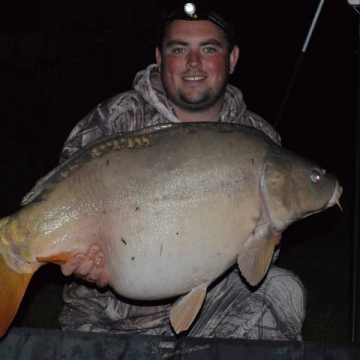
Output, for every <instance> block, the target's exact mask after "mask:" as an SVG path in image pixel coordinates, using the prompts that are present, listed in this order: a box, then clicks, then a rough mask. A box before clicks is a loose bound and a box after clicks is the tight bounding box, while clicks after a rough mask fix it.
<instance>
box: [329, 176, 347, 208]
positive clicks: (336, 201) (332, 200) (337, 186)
mask: <svg viewBox="0 0 360 360" xmlns="http://www.w3.org/2000/svg"><path fill="white" fill-rule="evenodd" d="M342 192H343V187H342V186H341V185H340V183H339V182H338V181H336V183H335V189H334V193H333V195H332V197H331V198H330V200H329V202H328V203H327V205H326V206H325V209H328V208H330V207H332V206H334V205H335V204H337V205H339V207H340V209H341V206H340V202H339V199H340V196H341V194H342Z"/></svg>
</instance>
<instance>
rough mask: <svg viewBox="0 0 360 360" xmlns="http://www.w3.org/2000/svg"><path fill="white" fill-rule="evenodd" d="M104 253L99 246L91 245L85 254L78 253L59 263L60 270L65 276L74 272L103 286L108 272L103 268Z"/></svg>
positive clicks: (106, 282) (106, 283)
mask: <svg viewBox="0 0 360 360" xmlns="http://www.w3.org/2000/svg"><path fill="white" fill-rule="evenodd" d="M104 265H105V255H104V253H103V252H102V251H100V248H99V246H97V245H93V246H91V247H90V249H89V251H88V252H87V253H86V254H83V253H79V254H76V255H75V256H73V257H72V258H71V259H70V260H69V261H68V262H67V263H65V264H64V265H61V272H62V273H63V274H64V275H65V276H69V275H71V274H74V275H75V276H76V277H78V278H81V279H83V280H85V281H88V282H95V283H96V285H97V286H99V287H105V286H106V285H108V283H109V274H108V273H107V271H106V270H105V269H104Z"/></svg>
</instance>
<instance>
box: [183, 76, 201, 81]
mask: <svg viewBox="0 0 360 360" xmlns="http://www.w3.org/2000/svg"><path fill="white" fill-rule="evenodd" d="M183 79H184V80H186V81H199V80H203V79H205V76H185V77H184V78H183Z"/></svg>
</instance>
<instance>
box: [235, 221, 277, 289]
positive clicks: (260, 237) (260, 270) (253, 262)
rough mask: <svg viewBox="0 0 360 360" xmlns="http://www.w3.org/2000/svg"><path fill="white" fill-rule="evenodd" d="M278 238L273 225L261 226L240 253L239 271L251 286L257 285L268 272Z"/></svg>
mask: <svg viewBox="0 0 360 360" xmlns="http://www.w3.org/2000/svg"><path fill="white" fill-rule="evenodd" d="M277 237H278V235H276V233H275V231H274V230H273V228H272V226H271V225H268V224H266V225H262V226H259V227H257V228H256V229H255V231H254V233H253V234H252V235H251V237H250V238H249V239H248V241H247V242H246V244H245V246H244V248H243V249H242V250H241V252H240V253H239V256H238V265H239V269H240V271H241V273H242V275H243V276H244V277H245V279H246V280H247V282H248V283H249V284H250V285H252V286H255V285H257V284H258V283H259V282H260V281H261V280H262V279H263V277H264V276H265V274H266V272H267V271H268V269H269V266H270V263H271V259H272V256H273V253H274V248H275V241H276V238H277Z"/></svg>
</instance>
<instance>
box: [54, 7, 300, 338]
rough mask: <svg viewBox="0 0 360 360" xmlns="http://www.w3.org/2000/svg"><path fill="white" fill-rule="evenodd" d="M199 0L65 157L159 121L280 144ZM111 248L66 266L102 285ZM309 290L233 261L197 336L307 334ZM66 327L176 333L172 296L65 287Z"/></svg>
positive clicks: (230, 41)
mask: <svg viewBox="0 0 360 360" xmlns="http://www.w3.org/2000/svg"><path fill="white" fill-rule="evenodd" d="M191 5H192V4H187V5H186V6H185V7H184V6H182V7H180V8H179V9H176V11H173V12H172V13H170V14H169V15H168V16H166V17H165V19H164V21H163V22H162V26H161V31H160V36H159V42H158V45H157V47H156V65H155V64H154V65H150V66H149V67H148V68H147V69H146V70H144V71H141V72H139V73H138V74H137V75H136V77H135V80H134V84H133V87H134V90H132V91H129V92H126V93H123V94H120V95H117V96H115V97H113V98H112V99H110V100H108V101H106V102H104V103H102V104H100V105H99V106H98V107H96V108H95V109H94V110H93V111H92V112H91V113H90V114H89V115H88V116H86V117H85V118H84V119H82V120H81V121H80V122H79V124H78V125H77V126H76V127H75V129H74V130H73V131H72V133H71V134H70V136H69V138H68V140H67V141H66V143H65V146H64V149H63V152H62V160H65V159H67V158H68V157H70V156H71V155H72V154H73V153H74V152H76V151H77V150H78V149H79V148H81V147H82V146H84V145H86V144H87V143H89V142H91V141H92V140H94V139H96V138H99V137H102V136H106V135H110V134H113V133H116V132H121V131H130V130H136V129H138V128H142V127H145V126H150V125H154V124H157V123H166V122H195V121H196V122H198V121H213V122H215V121H219V122H228V123H239V124H244V125H248V126H253V127H256V128H258V129H259V130H261V131H263V132H264V133H266V134H267V135H268V136H269V137H270V138H271V139H272V140H273V141H275V142H277V143H278V144H279V143H280V137H279V135H278V134H277V133H276V131H275V130H274V129H273V128H272V127H271V126H270V125H269V124H268V123H267V122H266V121H265V120H263V119H262V118H260V117H259V116H258V115H256V114H254V113H252V112H250V111H249V110H247V109H246V106H245V104H244V102H243V98H242V94H241V92H240V90H238V89H237V88H235V87H234V86H231V85H229V84H227V82H228V77H229V74H231V73H233V72H234V70H235V67H236V63H237V60H238V57H239V48H238V46H237V45H235V44H234V38H233V30H232V28H231V26H230V25H229V23H228V22H227V21H225V19H224V18H223V17H222V16H220V15H219V13H218V12H215V11H213V10H212V9H211V10H210V9H206V8H199V9H195V12H192V10H193V9H192V8H191ZM105 263H106V259H104V254H103V253H102V252H101V249H99V247H98V246H97V245H96V244H94V246H93V247H92V248H90V250H89V252H88V253H87V254H78V255H77V256H75V257H74V258H72V259H71V260H70V261H69V262H68V263H67V264H65V265H63V266H62V271H63V273H64V274H65V275H70V274H71V273H73V272H75V274H76V275H78V276H80V277H82V278H83V279H85V280H87V281H93V282H96V284H97V285H98V286H100V287H104V286H106V285H107V283H108V274H107V272H106V271H105V270H104V264H105ZM304 299H305V289H304V288H303V285H302V284H301V282H300V281H299V279H298V278H297V277H296V276H294V275H293V274H292V273H290V272H288V271H286V270H282V269H279V268H276V267H275V266H271V267H270V270H269V272H268V274H267V276H266V278H265V280H264V281H263V283H261V284H260V286H258V288H256V289H250V288H249V287H248V285H247V284H246V282H245V280H243V279H242V278H241V276H240V274H239V272H238V269H237V268H236V267H234V268H233V269H230V271H228V272H227V273H226V274H225V275H224V276H223V277H221V278H220V279H218V280H217V281H216V282H215V283H214V284H213V285H212V286H211V287H210V288H209V291H208V294H207V297H206V299H205V302H204V304H203V307H202V309H201V312H200V314H199V316H198V317H197V319H196V320H195V322H194V324H193V325H192V327H191V328H190V329H189V330H188V332H187V333H188V334H189V335H190V336H201V337H232V338H248V339H274V340H285V339H297V340H300V339H301V329H302V324H303V321H304V317H305V300H304ZM64 300H65V304H66V305H65V307H64V309H63V311H62V313H61V315H60V324H61V326H62V328H63V329H77V330H82V331H109V332H110V331H111V332H114V331H117V332H119V333H124V332H127V333H129V332H131V333H145V334H151V335H173V334H174V332H173V330H172V328H171V325H170V323H169V320H168V311H169V308H170V306H171V304H172V303H173V300H172V301H170V300H164V301H160V302H151V303H148V302H137V301H132V300H129V299H124V298H121V297H120V296H118V295H116V294H115V293H113V292H112V291H111V289H99V288H97V287H95V286H91V285H82V284H77V283H73V284H70V285H69V286H66V287H65V289H64Z"/></svg>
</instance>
